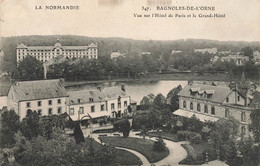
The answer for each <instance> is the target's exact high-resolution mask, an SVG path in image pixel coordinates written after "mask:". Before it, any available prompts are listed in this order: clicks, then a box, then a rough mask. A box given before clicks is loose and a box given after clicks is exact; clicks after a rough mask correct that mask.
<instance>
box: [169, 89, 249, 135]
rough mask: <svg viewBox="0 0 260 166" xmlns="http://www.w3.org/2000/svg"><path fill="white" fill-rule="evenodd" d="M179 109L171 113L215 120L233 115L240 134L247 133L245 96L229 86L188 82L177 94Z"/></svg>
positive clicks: (247, 112) (247, 115)
mask: <svg viewBox="0 0 260 166" xmlns="http://www.w3.org/2000/svg"><path fill="white" fill-rule="evenodd" d="M178 96H179V109H178V110H176V111H175V112H174V113H173V114H175V115H178V116H183V117H187V118H190V117H191V116H193V115H195V116H196V117H197V118H199V119H200V120H201V121H203V122H206V121H213V122H215V121H217V120H218V119H219V118H226V119H228V118H229V117H230V116H232V117H234V118H235V119H236V120H238V121H239V122H240V132H239V133H240V134H241V135H249V131H250V128H249V125H250V113H251V110H252V109H253V108H252V107H250V106H248V104H247V101H246V97H245V96H244V95H243V94H241V93H240V92H239V91H238V90H236V89H230V88H229V87H221V86H213V85H202V84H188V85H187V86H186V87H184V88H183V89H182V90H181V91H180V92H179V94H178Z"/></svg>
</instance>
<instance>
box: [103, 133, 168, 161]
mask: <svg viewBox="0 0 260 166" xmlns="http://www.w3.org/2000/svg"><path fill="white" fill-rule="evenodd" d="M99 138H100V140H102V141H103V142H105V143H108V144H109V143H112V144H114V145H115V146H118V147H123V148H127V149H132V150H135V151H137V152H139V153H141V154H143V155H144V156H145V157H146V158H147V159H148V161H149V162H150V163H154V162H157V161H160V160H162V159H164V158H165V157H167V156H168V155H169V149H168V148H166V150H165V151H164V152H156V151H154V150H153V144H154V141H151V140H147V139H140V138H130V137H128V138H124V137H99Z"/></svg>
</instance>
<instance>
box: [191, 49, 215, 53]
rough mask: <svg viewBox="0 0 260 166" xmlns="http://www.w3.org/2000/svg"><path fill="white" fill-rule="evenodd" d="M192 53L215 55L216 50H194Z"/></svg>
mask: <svg viewBox="0 0 260 166" xmlns="http://www.w3.org/2000/svg"><path fill="white" fill-rule="evenodd" d="M194 52H200V53H202V54H205V53H209V54H216V53H217V52H218V49H217V48H204V49H194Z"/></svg>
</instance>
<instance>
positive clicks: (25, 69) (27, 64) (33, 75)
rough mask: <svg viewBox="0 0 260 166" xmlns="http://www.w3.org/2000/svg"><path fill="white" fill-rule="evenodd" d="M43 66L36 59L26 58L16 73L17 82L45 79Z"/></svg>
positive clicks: (14, 76)
mask: <svg viewBox="0 0 260 166" xmlns="http://www.w3.org/2000/svg"><path fill="white" fill-rule="evenodd" d="M43 73H44V72H43V65H42V63H41V62H40V61H38V60H37V59H36V58H35V57H32V56H26V57H25V58H24V59H23V61H21V62H20V63H19V64H18V66H17V68H16V70H15V71H14V75H13V78H14V79H16V80H23V81H25V80H40V79H43V78H44V75H43Z"/></svg>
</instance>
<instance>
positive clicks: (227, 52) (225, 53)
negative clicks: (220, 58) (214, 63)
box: [218, 51, 231, 55]
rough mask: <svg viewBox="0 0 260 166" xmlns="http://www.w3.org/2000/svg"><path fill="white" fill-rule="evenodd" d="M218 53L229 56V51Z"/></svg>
mask: <svg viewBox="0 0 260 166" xmlns="http://www.w3.org/2000/svg"><path fill="white" fill-rule="evenodd" d="M218 53H219V54H220V55H228V54H231V51H219V52H218Z"/></svg>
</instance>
